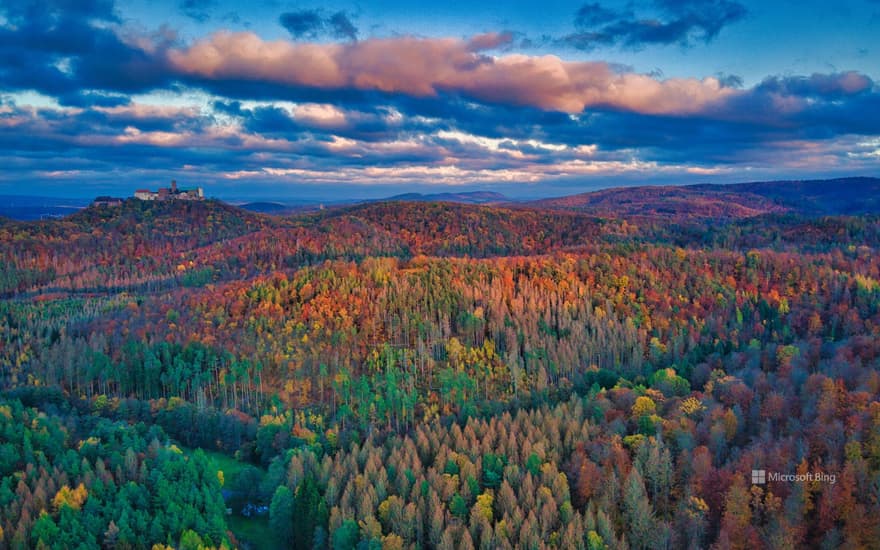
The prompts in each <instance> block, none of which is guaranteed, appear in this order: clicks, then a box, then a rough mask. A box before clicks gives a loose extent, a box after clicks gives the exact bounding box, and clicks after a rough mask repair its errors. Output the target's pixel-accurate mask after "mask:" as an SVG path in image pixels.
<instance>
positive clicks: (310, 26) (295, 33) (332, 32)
mask: <svg viewBox="0 0 880 550" xmlns="http://www.w3.org/2000/svg"><path fill="white" fill-rule="evenodd" d="M278 22H279V23H280V24H281V26H282V27H284V28H285V29H287V32H289V33H290V36H292V37H293V38H294V39H295V40H317V39H318V38H320V37H321V36H325V35H326V36H330V37H332V38H336V39H347V40H351V41H357V37H358V29H357V27H355V25H354V23H352V21H351V19H350V18H349V16H348V15H347V14H346V13H345V12H343V11H337V12H335V13H333V14H331V15H329V16H328V15H325V12H324V11H323V10H319V9H304V10H296V11H289V12H285V13H282V14H281V16H280V17H279V18H278Z"/></svg>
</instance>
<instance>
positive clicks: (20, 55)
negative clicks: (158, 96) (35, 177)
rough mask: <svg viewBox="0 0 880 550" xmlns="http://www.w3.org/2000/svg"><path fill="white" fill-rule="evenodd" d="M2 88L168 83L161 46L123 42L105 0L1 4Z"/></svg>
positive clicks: (68, 92)
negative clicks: (145, 47)
mask: <svg viewBox="0 0 880 550" xmlns="http://www.w3.org/2000/svg"><path fill="white" fill-rule="evenodd" d="M0 14H2V15H3V16H4V17H5V19H6V22H5V24H0V88H2V89H6V90H8V91H12V90H36V91H39V92H42V93H45V94H48V95H52V96H71V97H72V96H75V95H76V94H78V93H80V92H81V91H83V90H93V89H97V90H100V89H107V90H115V91H125V92H131V91H140V90H145V89H149V88H152V87H154V86H158V85H162V84H165V83H167V80H166V77H167V76H168V75H167V70H166V69H165V67H164V60H163V56H162V55H161V52H162V50H163V48H165V47H167V46H168V45H169V44H170V41H169V40H168V38H167V37H162V36H159V35H157V36H154V37H151V40H152V41H153V44H154V51H152V52H149V53H148V52H145V51H143V50H141V49H140V48H138V47H135V46H132V45H129V44H127V43H125V42H124V41H123V40H122V39H121V38H120V37H119V36H118V35H117V34H116V32H114V31H113V30H112V29H111V27H110V26H109V24H113V23H117V22H118V21H119V20H118V16H117V15H116V12H115V10H114V7H113V3H112V2H107V1H103V0H83V1H82V2H79V1H76V0H50V1H48V2H35V1H26V2H24V1H13V2H9V3H6V4H0Z"/></svg>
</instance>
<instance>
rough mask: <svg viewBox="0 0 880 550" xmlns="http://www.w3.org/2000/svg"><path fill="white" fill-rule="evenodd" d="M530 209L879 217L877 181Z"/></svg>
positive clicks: (618, 192) (580, 199) (708, 189)
mask: <svg viewBox="0 0 880 550" xmlns="http://www.w3.org/2000/svg"><path fill="white" fill-rule="evenodd" d="M528 204H529V205H530V206H533V207H538V208H550V209H564V210H575V211H581V212H586V213H590V214H594V215H600V216H611V217H617V216H626V217H633V216H644V217H661V218H667V219H672V220H676V221H684V220H693V219H707V218H712V219H738V218H747V217H752V216H757V215H761V214H778V213H791V214H801V215H846V214H870V213H874V214H876V213H880V179H878V178H842V179H833V180H811V181H772V182H757V183H739V184H730V185H708V184H699V185H684V186H641V187H618V188H614V189H605V190H602V191H595V192H592V193H582V194H579V195H571V196H567V197H559V198H554V199H545V200H539V201H534V202H530V203H528Z"/></svg>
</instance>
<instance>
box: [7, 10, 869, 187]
mask: <svg viewBox="0 0 880 550" xmlns="http://www.w3.org/2000/svg"><path fill="white" fill-rule="evenodd" d="M878 36H880V1H877V0H842V1H837V2H833V3H829V2H821V1H815V0H810V1H804V2H794V1H779V2H770V1H764V2H757V1H751V0H641V1H635V0H633V1H627V2H620V1H605V2H603V1H600V0H596V1H588V2H565V1H561V0H547V1H543V2H529V3H524V2H518V3H513V2H497V1H492V2H473V1H470V2H463V1H445V2H433V3H429V2H423V3H411V2H401V1H386V2H337V3H314V2H298V3H290V2H283V1H280V0H278V1H276V0H268V1H261V0H255V1H253V2H248V3H247V4H243V3H240V2H227V1H223V0H175V1H170V2H160V3H157V2H143V1H138V2H118V3H114V2H112V0H50V1H49V2H34V1H32V0H5V1H3V2H0V143H2V148H0V162H2V163H3V165H4V166H5V169H4V170H3V171H2V173H0V194H25V193H26V194H47V195H58V196H91V195H94V194H105V193H114V194H120V195H125V194H129V193H130V192H131V191H132V190H133V189H135V188H139V187H145V186H153V187H155V186H157V185H160V184H164V182H165V181H167V180H169V179H171V178H175V179H177V180H178V181H179V182H181V184H182V185H202V186H204V187H205V188H206V190H207V191H208V193H209V194H211V195H215V196H220V197H225V198H257V197H259V198H270V197H271V198H313V199H322V200H327V199H333V198H347V197H351V198H361V197H375V196H385V195H389V194H393V193H398V192H403V191H412V190H415V191H437V190H442V189H454V190H459V191H460V190H468V189H495V190H499V191H502V192H505V193H507V194H509V195H511V196H542V195H559V194H567V193H574V192H578V191H581V190H587V189H594V188H598V187H607V186H613V185H634V184H655V183H657V184H666V183H694V182H703V181H710V182H733V181H750V180H757V179H787V178H812V177H826V176H836V175H840V176H843V175H880V170H878V167H880V86H878V84H877V79H878V78H880V38H878Z"/></svg>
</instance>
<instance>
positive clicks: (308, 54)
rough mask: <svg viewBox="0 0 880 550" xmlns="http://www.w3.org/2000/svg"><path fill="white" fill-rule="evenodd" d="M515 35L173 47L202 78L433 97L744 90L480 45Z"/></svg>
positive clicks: (649, 97) (653, 108)
mask: <svg viewBox="0 0 880 550" xmlns="http://www.w3.org/2000/svg"><path fill="white" fill-rule="evenodd" d="M505 40H509V37H505V36H504V35H495V34H489V35H480V36H477V37H475V38H473V39H472V40H470V41H463V40H459V39H453V38H445V39H444V38H430V39H428V38H415V37H398V38H386V39H372V40H364V41H361V42H357V43H350V44H299V43H292V42H288V41H285V40H278V41H274V42H267V41H264V40H262V39H261V38H260V37H258V36H257V35H255V34H253V33H250V32H240V33H230V32H220V33H216V34H214V35H212V36H211V37H210V38H208V39H205V40H202V41H199V42H197V43H195V44H194V45H192V46H190V47H188V48H186V49H178V50H170V51H169V52H168V54H167V55H168V61H169V63H170V65H171V66H172V67H173V68H174V70H175V71H177V72H178V73H180V74H182V75H187V76H190V77H194V78H205V79H212V80H223V79H235V80H251V81H256V82H267V83H273V84H280V85H288V86H296V87H311V88H319V89H328V90H331V89H345V88H354V89H358V90H365V91H368V90H375V91H382V92H388V93H399V94H406V95H411V96H415V97H433V96H436V95H438V94H440V93H443V92H446V93H453V94H461V95H464V96H468V97H471V98H474V99H476V100H479V101H485V102H488V103H502V104H512V105H519V106H529V107H535V108H539V109H544V110H555V111H563V112H568V113H580V112H583V111H584V110H585V109H589V108H591V107H602V108H612V109H620V110H627V111H635V112H639V113H645V114H692V113H698V112H703V111H705V110H708V109H711V108H712V106H713V105H716V104H718V103H720V102H723V101H724V100H725V99H726V98H728V97H730V96H732V95H735V94H738V93H741V92H739V91H737V90H733V89H730V88H725V87H723V86H722V85H721V84H720V82H719V81H718V80H717V79H715V78H706V79H703V80H698V79H669V80H657V79H655V78H652V77H650V76H646V75H640V74H634V73H620V72H617V71H615V70H613V69H612V68H611V67H610V66H609V65H608V64H607V63H601V62H569V61H563V60H561V59H560V58H558V57H556V56H552V55H547V56H540V57H537V56H527V55H505V56H501V57H489V56H486V55H482V54H480V53H477V51H479V50H482V49H485V48H492V47H495V46H497V45H501V44H503V43H504V41H505Z"/></svg>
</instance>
